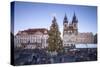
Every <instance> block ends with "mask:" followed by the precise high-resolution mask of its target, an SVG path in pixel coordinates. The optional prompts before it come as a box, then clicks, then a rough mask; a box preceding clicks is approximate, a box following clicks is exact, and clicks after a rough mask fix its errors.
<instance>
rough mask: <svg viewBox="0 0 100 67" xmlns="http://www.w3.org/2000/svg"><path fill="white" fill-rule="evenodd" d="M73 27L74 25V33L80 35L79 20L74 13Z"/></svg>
mask: <svg viewBox="0 0 100 67" xmlns="http://www.w3.org/2000/svg"><path fill="white" fill-rule="evenodd" d="M72 25H73V33H74V34H78V19H77V17H76V15H75V13H74V15H73V18H72Z"/></svg>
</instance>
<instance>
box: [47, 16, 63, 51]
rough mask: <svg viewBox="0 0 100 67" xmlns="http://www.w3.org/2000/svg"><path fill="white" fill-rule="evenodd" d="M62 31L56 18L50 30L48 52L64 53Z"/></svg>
mask: <svg viewBox="0 0 100 67" xmlns="http://www.w3.org/2000/svg"><path fill="white" fill-rule="evenodd" d="M60 34H61V33H60V31H59V27H58V24H57V22H56V18H55V17H54V18H53V20H52V24H51V26H50V30H49V33H48V35H49V38H48V51H50V52H59V51H62V47H63V46H62V40H61V37H60Z"/></svg>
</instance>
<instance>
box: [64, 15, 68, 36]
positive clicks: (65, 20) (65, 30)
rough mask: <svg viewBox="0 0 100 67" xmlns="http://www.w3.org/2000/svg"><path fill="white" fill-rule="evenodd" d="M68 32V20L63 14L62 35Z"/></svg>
mask: <svg viewBox="0 0 100 67" xmlns="http://www.w3.org/2000/svg"><path fill="white" fill-rule="evenodd" d="M67 31H68V19H67V16H66V14H65V17H64V20H63V35H65V34H67Z"/></svg>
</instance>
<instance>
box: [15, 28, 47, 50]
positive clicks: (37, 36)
mask: <svg viewBox="0 0 100 67" xmlns="http://www.w3.org/2000/svg"><path fill="white" fill-rule="evenodd" d="M47 39H48V30H47V29H45V28H36V29H28V30H24V31H19V32H18V33H17V34H16V35H15V47H23V48H26V49H28V48H29V49H34V48H46V47H47V45H48V44H47Z"/></svg>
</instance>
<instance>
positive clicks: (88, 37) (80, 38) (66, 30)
mask: <svg viewBox="0 0 100 67" xmlns="http://www.w3.org/2000/svg"><path fill="white" fill-rule="evenodd" d="M93 43H94V36H93V33H92V32H79V31H78V18H77V17H76V15H75V13H74V15H73V18H72V21H71V22H68V19H67V16H66V15H65V17H64V20H63V45H64V46H71V45H72V44H93Z"/></svg>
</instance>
